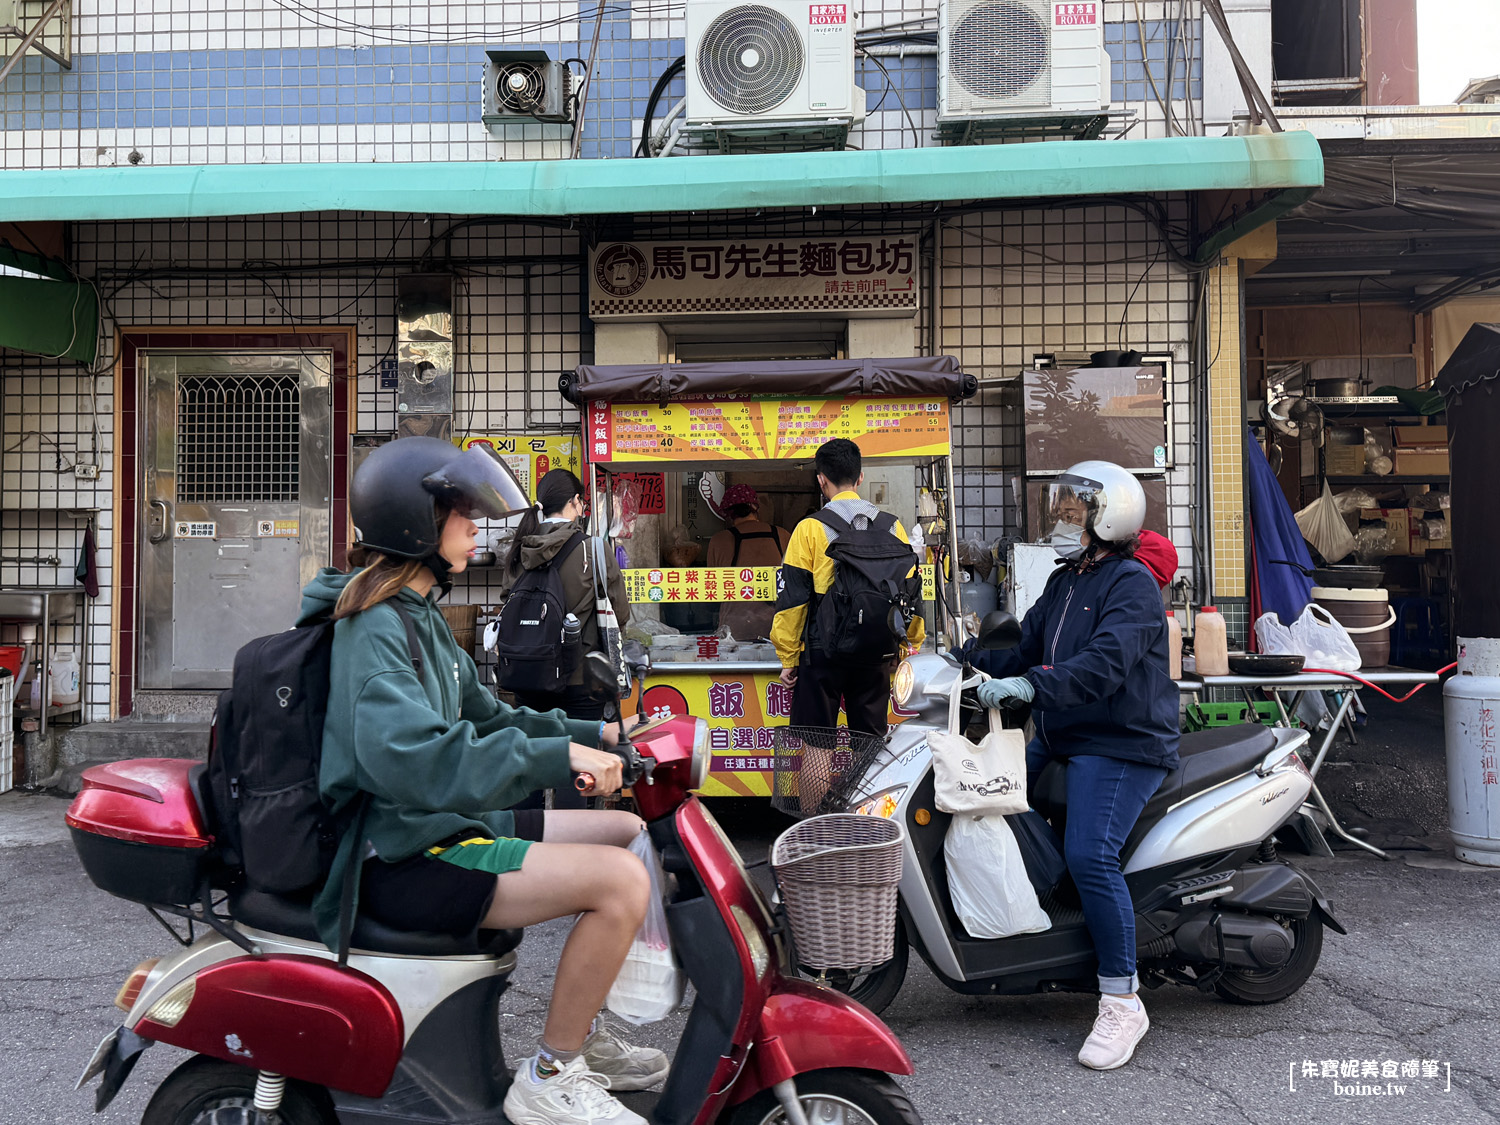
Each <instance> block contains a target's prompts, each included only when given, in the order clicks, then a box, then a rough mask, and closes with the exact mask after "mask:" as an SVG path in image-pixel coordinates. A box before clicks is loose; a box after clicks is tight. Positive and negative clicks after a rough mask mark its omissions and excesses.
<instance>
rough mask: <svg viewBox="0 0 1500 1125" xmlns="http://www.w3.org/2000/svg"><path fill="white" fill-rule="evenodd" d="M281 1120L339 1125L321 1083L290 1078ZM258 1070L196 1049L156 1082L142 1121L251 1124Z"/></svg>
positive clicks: (288, 1124) (156, 1124) (155, 1124)
mask: <svg viewBox="0 0 1500 1125" xmlns="http://www.w3.org/2000/svg"><path fill="white" fill-rule="evenodd" d="M280 1114H281V1122H282V1125H338V1115H337V1114H335V1112H334V1109H333V1100H332V1099H331V1098H330V1097H329V1096H328V1092H327V1091H326V1090H324V1089H322V1087H319V1086H309V1085H307V1084H305V1083H302V1082H292V1081H288V1082H287V1084H286V1092H285V1093H284V1094H283V1095H282V1099H281V1110H280ZM258 1120H259V1118H258V1117H257V1115H256V1112H255V1071H253V1070H250V1069H249V1068H248V1067H243V1066H236V1065H235V1064H234V1063H227V1062H221V1061H220V1060H218V1059H211V1058H208V1057H207V1056H205V1055H195V1056H193V1057H192V1058H190V1059H188V1061H187V1062H185V1063H183V1064H182V1065H181V1066H179V1067H178V1068H177V1069H176V1070H174V1071H173V1072H172V1073H171V1074H169V1075H168V1076H167V1080H166V1081H165V1082H163V1083H162V1084H161V1085H160V1086H158V1087H157V1088H156V1093H155V1094H153V1095H152V1096H151V1102H150V1104H149V1105H147V1106H146V1112H145V1113H144V1114H143V1115H142V1117H141V1125H252V1123H253V1122H256V1121H258Z"/></svg>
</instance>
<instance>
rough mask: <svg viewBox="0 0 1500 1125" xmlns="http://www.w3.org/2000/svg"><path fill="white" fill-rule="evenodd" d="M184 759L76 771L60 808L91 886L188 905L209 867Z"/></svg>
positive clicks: (210, 850) (135, 898)
mask: <svg viewBox="0 0 1500 1125" xmlns="http://www.w3.org/2000/svg"><path fill="white" fill-rule="evenodd" d="M198 765H199V763H197V762H194V761H191V760H189V759H184V758H133V759H131V760H129V761H125V762H107V763H105V764H104V765H99V766H92V767H90V768H89V769H86V770H84V771H83V789H82V790H81V791H80V792H79V794H78V796H77V797H75V798H73V803H72V804H71V805H70V806H68V815H67V818H66V820H67V825H68V828H69V829H70V830H71V832H72V835H73V847H74V848H76V849H77V851H78V858H79V859H80V860H82V861H83V869H84V871H86V872H87V873H88V877H89V878H90V879H92V880H93V882H94V885H95V886H96V887H98V888H99V889H100V890H105V891H108V892H109V893H110V894H112V895H118V896H119V897H120V898H125V899H129V900H131V901H132V902H141V903H146V904H147V905H161V906H190V905H192V904H193V903H196V902H197V901H198V898H199V888H200V887H201V886H202V884H203V880H204V879H205V878H207V876H208V874H209V872H210V871H211V870H212V869H213V866H214V858H215V851H214V838H213V837H212V836H211V835H210V834H209V832H208V830H207V828H206V827H205V826H204V822H203V814H202V812H201V811H200V810H199V808H198V801H197V799H196V798H195V797H194V795H193V787H192V782H191V779H190V777H189V775H190V773H191V771H192V770H193V769H194V768H195V767H196V766H198Z"/></svg>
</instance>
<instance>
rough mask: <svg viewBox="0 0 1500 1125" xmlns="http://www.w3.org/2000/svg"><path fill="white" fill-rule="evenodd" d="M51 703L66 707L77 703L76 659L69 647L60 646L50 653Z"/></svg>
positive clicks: (77, 674)
mask: <svg viewBox="0 0 1500 1125" xmlns="http://www.w3.org/2000/svg"><path fill="white" fill-rule="evenodd" d="M51 673H52V676H51V679H52V705H53V706H54V707H66V706H68V705H69V704H72V703H77V702H78V699H79V696H80V691H79V683H78V681H79V669H78V659H77V657H75V656H74V655H73V650H72V649H70V648H60V649H58V650H56V651H55V652H54V653H53V654H52V667H51Z"/></svg>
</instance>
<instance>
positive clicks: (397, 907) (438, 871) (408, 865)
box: [359, 809, 546, 941]
mask: <svg viewBox="0 0 1500 1125" xmlns="http://www.w3.org/2000/svg"><path fill="white" fill-rule="evenodd" d="M515 818H516V828H515V832H516V834H515V836H514V837H513V838H511V839H501V840H497V841H494V843H495V844H496V845H500V846H501V850H500V852H499V853H497V855H496V858H498V859H500V860H501V862H500V863H498V864H497V863H495V862H494V861H493V860H491V863H490V865H491V866H496V867H497V868H498V867H504V869H506V870H511V871H515V870H519V868H520V865H521V857H522V856H524V855H525V853H526V850H527V849H526V847H525V846H521V847H516V846H515V845H517V844H522V843H523V842H524V844H526V845H529V844H531V843H536V842H539V841H540V840H541V838H542V831H543V825H544V823H545V820H546V814H545V813H543V812H542V811H541V810H524V809H523V810H520V811H518V812H516V814H515ZM477 839H482V838H481V837H476V836H475V835H474V833H472V832H464V833H461V834H460V835H459V836H457V837H454V838H451V839H449V840H445V841H442V842H441V843H440V844H439V845H438V846H439V847H445V848H446V850H448V851H458V850H459V849H458V845H460V844H462V843H463V842H464V841H474V840H477ZM475 846H482V845H473V844H471V845H470V846H469V847H466V848H464V849H463V851H464V852H467V853H469V854H467V855H465V856H464V857H463V863H462V865H460V863H457V862H453V861H446V862H445V861H444V860H443V859H442V858H441V856H435V855H432V854H431V853H430V851H424V852H420V853H418V854H417V855H414V856H412V857H411V858H409V859H403V860H400V861H398V862H396V863H386V862H385V861H384V860H382V859H380V858H378V857H372V858H370V859H367V860H365V864H364V869H363V871H362V872H361V874H360V885H359V910H360V913H361V914H364V915H366V916H368V917H370V918H373V919H375V920H376V921H377V922H379V923H381V924H382V925H385V926H389V927H390V928H391V929H393V930H407V931H413V930H415V931H423V932H426V933H439V934H450V935H452V936H453V937H456V938H469V939H472V940H475V941H477V940H478V933H479V923H480V922H482V921H484V916H485V915H486V914H488V913H489V909H490V904H491V903H492V902H493V901H494V899H495V874H496V873H497V872H494V871H487V870H482V869H481V867H480V865H481V864H482V863H483V862H484V861H483V860H478V861H477V862H476V856H475V855H474V853H472V852H471V851H470V849H471V848H473V847H475ZM455 858H457V857H455ZM508 860H513V861H514V862H513V863H510V864H509V865H508V866H506V861H508Z"/></svg>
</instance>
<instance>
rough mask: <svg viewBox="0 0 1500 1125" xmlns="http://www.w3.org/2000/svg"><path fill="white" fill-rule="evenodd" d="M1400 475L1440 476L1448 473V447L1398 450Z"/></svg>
mask: <svg viewBox="0 0 1500 1125" xmlns="http://www.w3.org/2000/svg"><path fill="white" fill-rule="evenodd" d="M1396 475H1397V476H1398V477H1439V476H1447V475H1448V450H1447V449H1424V450H1422V451H1420V452H1419V451H1417V450H1413V449H1398V450H1396Z"/></svg>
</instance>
